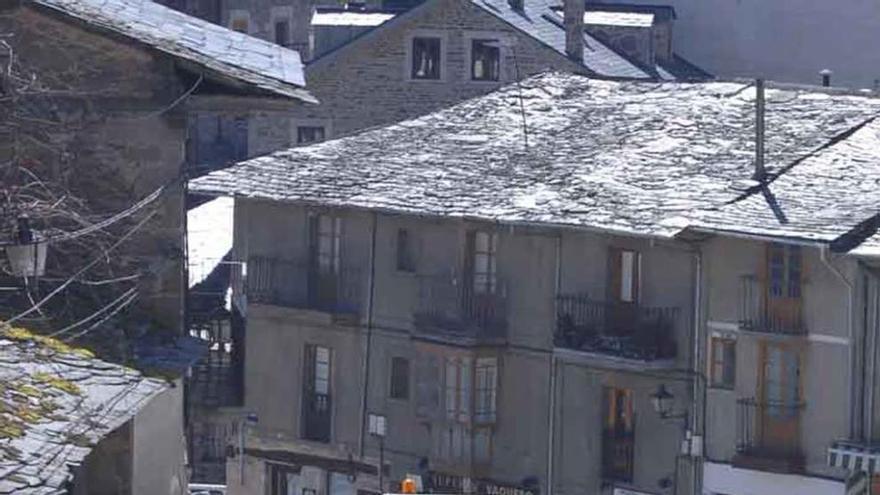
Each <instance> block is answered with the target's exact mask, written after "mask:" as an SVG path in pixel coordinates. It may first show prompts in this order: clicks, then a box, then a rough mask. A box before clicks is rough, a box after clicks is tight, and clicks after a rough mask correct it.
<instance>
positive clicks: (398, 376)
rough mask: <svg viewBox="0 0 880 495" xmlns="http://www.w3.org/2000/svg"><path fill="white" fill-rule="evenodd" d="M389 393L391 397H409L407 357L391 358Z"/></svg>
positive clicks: (402, 398)
mask: <svg viewBox="0 0 880 495" xmlns="http://www.w3.org/2000/svg"><path fill="white" fill-rule="evenodd" d="M389 395H391V398H392V399H401V400H406V399H409V359H406V358H402V357H395V358H391V393H390V394H389Z"/></svg>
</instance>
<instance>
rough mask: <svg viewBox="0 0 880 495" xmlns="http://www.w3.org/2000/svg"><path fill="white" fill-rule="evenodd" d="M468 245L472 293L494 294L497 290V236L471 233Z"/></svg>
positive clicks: (478, 232)
mask: <svg viewBox="0 0 880 495" xmlns="http://www.w3.org/2000/svg"><path fill="white" fill-rule="evenodd" d="M469 244H470V245H471V246H470V247H471V249H470V256H469V257H470V259H471V263H472V267H471V273H470V275H471V278H472V279H473V287H472V288H473V291H474V293H475V294H494V293H495V292H496V291H497V289H498V266H497V261H496V254H497V251H498V234H495V233H489V232H480V231H477V232H472V233H471V239H469Z"/></svg>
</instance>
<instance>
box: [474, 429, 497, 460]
mask: <svg viewBox="0 0 880 495" xmlns="http://www.w3.org/2000/svg"><path fill="white" fill-rule="evenodd" d="M473 443H474V462H478V463H488V462H489V461H491V460H492V428H477V429H476V430H475V431H474V442H473Z"/></svg>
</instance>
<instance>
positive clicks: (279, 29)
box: [275, 21, 290, 46]
mask: <svg viewBox="0 0 880 495" xmlns="http://www.w3.org/2000/svg"><path fill="white" fill-rule="evenodd" d="M275 43H276V44H278V45H281V46H287V44H288V43H290V23H289V22H287V21H275Z"/></svg>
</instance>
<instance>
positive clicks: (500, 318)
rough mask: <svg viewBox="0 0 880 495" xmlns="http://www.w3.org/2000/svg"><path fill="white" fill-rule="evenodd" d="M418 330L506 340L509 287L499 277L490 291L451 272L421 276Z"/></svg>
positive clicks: (430, 333)
mask: <svg viewBox="0 0 880 495" xmlns="http://www.w3.org/2000/svg"><path fill="white" fill-rule="evenodd" d="M413 316H414V320H415V328H416V331H417V332H420V333H424V334H428V335H433V336H437V337H452V338H458V337H461V338H467V339H475V340H503V339H504V338H505V337H506V335H507V290H506V286H505V284H504V283H503V282H501V281H498V280H497V279H496V281H495V284H494V287H493V288H492V290H490V291H476V290H474V288H473V286H472V285H471V284H468V283H466V282H464V281H463V280H459V279H457V278H456V277H451V276H425V277H421V278H420V279H419V301H418V307H417V309H416V310H415V312H414V315H413Z"/></svg>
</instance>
